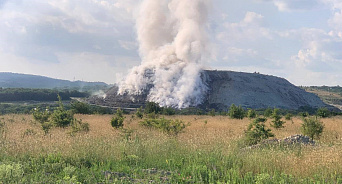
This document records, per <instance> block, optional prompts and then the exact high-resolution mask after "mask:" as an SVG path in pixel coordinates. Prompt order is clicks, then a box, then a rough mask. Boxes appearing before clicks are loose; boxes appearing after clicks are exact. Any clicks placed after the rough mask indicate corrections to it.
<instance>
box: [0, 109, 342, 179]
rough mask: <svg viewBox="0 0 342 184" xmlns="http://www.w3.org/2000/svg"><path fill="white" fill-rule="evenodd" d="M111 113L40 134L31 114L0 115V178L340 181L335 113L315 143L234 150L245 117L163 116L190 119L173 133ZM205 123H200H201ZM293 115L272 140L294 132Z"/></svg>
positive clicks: (340, 137) (341, 135)
mask: <svg viewBox="0 0 342 184" xmlns="http://www.w3.org/2000/svg"><path fill="white" fill-rule="evenodd" d="M111 117H112V116H110V115H76V118H78V119H82V120H83V121H84V122H88V123H89V124H90V131H89V132H88V133H77V134H74V135H72V136H71V135H70V134H69V132H70V131H71V129H62V128H54V129H52V130H51V131H50V133H49V134H47V135H44V132H43V131H42V130H41V128H40V125H39V124H37V123H35V122H34V120H33V119H32V116H31V115H5V116H0V122H1V123H0V183H342V126H341V125H342V117H333V118H329V119H322V121H323V122H324V124H325V130H324V133H323V135H322V137H321V140H320V141H319V145H318V146H299V145H298V146H290V147H284V146H273V147H268V148H262V149H243V148H241V138H242V136H243V133H244V130H245V129H246V128H247V125H248V123H249V122H250V120H248V119H244V120H233V119H229V118H228V117H225V116H215V117H211V116H170V117H166V118H172V119H181V120H183V121H185V122H189V123H190V126H189V127H187V128H186V129H185V130H184V132H183V133H181V134H179V135H178V136H177V137H175V136H168V135H166V134H164V133H162V132H160V131H158V130H154V129H148V128H144V127H141V126H139V125H138V122H139V121H140V120H138V119H133V118H131V116H127V117H126V119H125V129H126V131H120V130H115V129H113V128H112V127H111V125H110V123H109V122H110V120H111ZM205 122H206V123H205ZM301 123H302V121H301V120H300V119H299V118H293V120H292V121H287V122H286V124H285V128H284V129H280V130H274V129H272V132H273V133H274V134H275V135H276V137H277V138H284V137H287V136H290V135H295V134H299V133H300V126H301Z"/></svg>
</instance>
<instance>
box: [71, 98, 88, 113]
mask: <svg viewBox="0 0 342 184" xmlns="http://www.w3.org/2000/svg"><path fill="white" fill-rule="evenodd" d="M71 110H73V111H74V113H76V114H92V112H91V109H90V105H89V104H87V103H83V102H79V101H74V102H73V103H71Z"/></svg>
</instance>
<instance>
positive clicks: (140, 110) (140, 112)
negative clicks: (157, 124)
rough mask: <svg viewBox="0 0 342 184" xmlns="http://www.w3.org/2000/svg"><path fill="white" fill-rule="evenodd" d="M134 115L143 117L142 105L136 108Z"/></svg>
mask: <svg viewBox="0 0 342 184" xmlns="http://www.w3.org/2000/svg"><path fill="white" fill-rule="evenodd" d="M135 115H136V116H137V117H138V118H140V119H142V118H143V117H144V114H143V112H142V107H140V108H138V109H137V111H136V112H135Z"/></svg>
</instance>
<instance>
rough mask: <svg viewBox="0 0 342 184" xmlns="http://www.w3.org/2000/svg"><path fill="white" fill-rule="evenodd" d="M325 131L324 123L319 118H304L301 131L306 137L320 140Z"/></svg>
mask: <svg viewBox="0 0 342 184" xmlns="http://www.w3.org/2000/svg"><path fill="white" fill-rule="evenodd" d="M323 129H324V124H323V122H321V121H319V119H318V118H317V117H315V118H314V117H312V118H303V124H302V127H301V131H302V133H303V134H304V135H307V136H309V137H310V138H311V139H314V138H317V139H319V138H320V136H321V134H322V133H323Z"/></svg>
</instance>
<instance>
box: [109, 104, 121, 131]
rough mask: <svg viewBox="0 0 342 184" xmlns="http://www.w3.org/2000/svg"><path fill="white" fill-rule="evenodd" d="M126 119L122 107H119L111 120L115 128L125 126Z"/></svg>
mask: <svg viewBox="0 0 342 184" xmlns="http://www.w3.org/2000/svg"><path fill="white" fill-rule="evenodd" d="M124 120H125V117H124V116H123V111H122V110H121V109H120V108H118V109H117V110H116V113H115V116H114V117H113V118H112V120H111V121H110V124H111V125H112V127H113V128H115V129H118V128H122V127H123V126H124V124H123V123H124Z"/></svg>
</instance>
